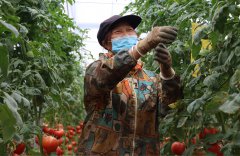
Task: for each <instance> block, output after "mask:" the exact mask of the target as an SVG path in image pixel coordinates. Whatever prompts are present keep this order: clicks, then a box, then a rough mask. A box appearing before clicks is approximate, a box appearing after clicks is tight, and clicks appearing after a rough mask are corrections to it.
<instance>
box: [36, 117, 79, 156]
mask: <svg viewBox="0 0 240 156" xmlns="http://www.w3.org/2000/svg"><path fill="white" fill-rule="evenodd" d="M82 128H83V122H82V121H80V122H79V125H77V126H70V125H69V126H67V127H66V128H65V129H64V126H63V125H62V124H57V125H56V126H55V128H49V127H48V125H47V124H44V125H43V127H42V131H43V132H44V135H43V136H42V147H43V151H44V154H45V155H50V154H51V153H54V152H55V153H56V155H57V156H61V155H63V154H64V153H65V150H67V151H68V153H67V154H69V155H70V154H72V152H75V153H76V152H77V140H78V139H79V137H80V134H81V132H82ZM35 142H36V143H37V144H39V140H38V138H37V137H36V138H35Z"/></svg>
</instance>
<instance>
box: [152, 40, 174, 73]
mask: <svg viewBox="0 0 240 156" xmlns="http://www.w3.org/2000/svg"><path fill="white" fill-rule="evenodd" d="M154 60H155V61H157V62H158V63H159V64H161V65H162V66H163V67H164V68H166V69H168V68H170V67H172V57H171V54H170V53H169V51H168V49H167V48H166V47H165V46H164V44H162V43H159V44H158V45H157V47H156V48H155V49H154Z"/></svg>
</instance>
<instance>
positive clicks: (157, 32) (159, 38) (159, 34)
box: [137, 26, 177, 55]
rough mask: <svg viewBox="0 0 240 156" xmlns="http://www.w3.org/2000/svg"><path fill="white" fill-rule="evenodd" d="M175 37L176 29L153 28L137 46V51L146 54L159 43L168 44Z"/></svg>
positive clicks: (167, 27) (166, 27) (169, 27)
mask: <svg viewBox="0 0 240 156" xmlns="http://www.w3.org/2000/svg"><path fill="white" fill-rule="evenodd" d="M176 37H177V28H175V27H172V26H162V27H154V28H153V29H152V31H151V32H150V33H149V34H148V35H147V36H146V38H144V39H143V40H141V41H139V42H138V44H137V50H138V51H139V52H140V53H141V54H143V55H144V54H146V53H147V52H148V51H150V50H151V49H153V48H155V47H156V46H157V45H158V44H159V43H163V44H170V43H172V42H173V41H174V40H175V39H176Z"/></svg>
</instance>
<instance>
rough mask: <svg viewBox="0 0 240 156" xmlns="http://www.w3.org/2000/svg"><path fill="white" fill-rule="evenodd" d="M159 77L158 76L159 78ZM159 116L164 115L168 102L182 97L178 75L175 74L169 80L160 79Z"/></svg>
mask: <svg viewBox="0 0 240 156" xmlns="http://www.w3.org/2000/svg"><path fill="white" fill-rule="evenodd" d="M159 79H160V78H159ZM159 97H160V100H159V101H160V116H162V117H163V116H166V115H167V113H168V110H169V109H170V108H169V106H168V105H169V104H171V103H174V102H176V101H177V100H179V99H183V87H182V86H181V81H180V77H179V76H177V75H176V76H175V77H174V78H173V79H171V80H162V79H160V96H159Z"/></svg>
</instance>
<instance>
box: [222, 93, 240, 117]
mask: <svg viewBox="0 0 240 156" xmlns="http://www.w3.org/2000/svg"><path fill="white" fill-rule="evenodd" d="M239 108H240V94H237V93H234V94H232V95H231V96H230V97H229V98H228V100H227V101H226V102H225V103H224V104H223V105H222V106H220V107H219V109H220V110H221V111H223V112H224V113H228V114H234V113H235V112H236V111H238V110H239Z"/></svg>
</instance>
